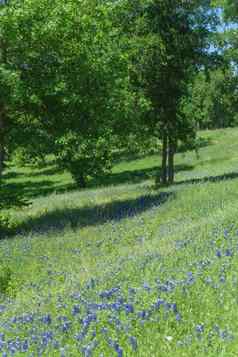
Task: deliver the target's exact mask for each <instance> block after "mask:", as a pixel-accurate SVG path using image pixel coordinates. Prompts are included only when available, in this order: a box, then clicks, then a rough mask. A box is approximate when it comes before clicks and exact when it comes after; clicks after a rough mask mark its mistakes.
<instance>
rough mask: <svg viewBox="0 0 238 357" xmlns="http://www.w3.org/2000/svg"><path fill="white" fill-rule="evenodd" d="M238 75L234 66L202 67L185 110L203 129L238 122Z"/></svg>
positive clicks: (191, 89)
mask: <svg viewBox="0 0 238 357" xmlns="http://www.w3.org/2000/svg"><path fill="white" fill-rule="evenodd" d="M237 109H238V100H237V76H236V75H235V73H234V71H233V69H232V68H231V67H229V66H228V67H227V68H218V69H214V70H210V71H209V72H208V75H207V74H205V73H204V71H201V72H199V73H198V75H197V76H196V78H195V80H194V81H193V83H192V84H191V86H190V89H189V95H188V96H187V97H186V98H185V100H184V111H185V115H187V116H188V117H190V118H191V117H194V119H195V121H196V123H197V125H198V127H199V128H200V129H208V128H209V129H217V128H226V127H232V126H235V125H237V122H238V117H237Z"/></svg>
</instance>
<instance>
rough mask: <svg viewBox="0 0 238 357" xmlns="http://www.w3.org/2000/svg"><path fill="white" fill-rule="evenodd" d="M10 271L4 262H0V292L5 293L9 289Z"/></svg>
mask: <svg viewBox="0 0 238 357" xmlns="http://www.w3.org/2000/svg"><path fill="white" fill-rule="evenodd" d="M11 280H12V271H11V269H10V268H9V267H8V266H7V265H5V264H4V263H2V262H1V263H0V294H6V293H7V292H8V291H9V290H10V289H11Z"/></svg>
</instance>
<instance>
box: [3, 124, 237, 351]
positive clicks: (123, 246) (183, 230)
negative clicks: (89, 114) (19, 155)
mask: <svg viewBox="0 0 238 357" xmlns="http://www.w3.org/2000/svg"><path fill="white" fill-rule="evenodd" d="M202 135H203V136H205V137H209V138H210V145H208V146H206V147H204V148H202V149H200V151H199V156H198V157H197V154H196V153H194V152H189V153H185V154H179V155H178V156H177V159H176V165H177V166H178V167H180V168H181V170H179V171H178V172H177V174H176V184H175V185H174V186H172V187H169V188H161V189H155V187H154V182H153V178H152V176H153V172H154V170H155V168H156V167H157V166H159V164H160V158H159V157H156V156H152V157H144V158H141V159H137V160H135V161H128V162H127V161H124V162H121V163H119V164H117V165H116V166H115V167H114V169H113V174H114V175H115V177H116V178H115V177H114V176H113V175H111V177H110V180H108V181H105V184H104V185H102V186H104V187H100V188H97V187H94V184H93V183H92V184H91V187H90V188H89V189H88V190H86V191H77V190H75V188H74V186H73V183H72V181H71V178H70V176H69V175H68V174H67V173H64V172H63V173H62V172H57V170H55V172H54V173H53V171H54V170H53V169H52V168H50V167H49V168H47V169H45V173H44V170H42V171H38V170H32V169H30V168H17V169H15V168H12V169H11V170H10V171H9V172H7V173H6V174H9V179H7V181H6V184H7V185H8V189H9V188H11V187H13V189H15V190H22V191H23V193H26V195H27V198H28V200H29V201H31V205H29V206H27V207H25V208H23V209H22V208H21V209H14V210H12V211H11V213H10V214H11V219H12V220H13V221H15V228H14V229H16V231H17V232H18V233H17V234H16V235H15V236H11V237H9V238H8V239H5V240H2V241H1V242H0V248H1V251H0V261H1V262H2V264H3V265H6V266H8V267H9V269H10V270H11V272H12V277H11V284H10V288H9V292H8V295H3V296H2V298H1V300H2V302H1V304H2V305H3V306H4V308H3V311H2V312H1V313H0V317H1V323H0V330H1V331H0V332H4V333H5V335H6V336H5V341H7V340H10V339H13V341H15V339H16V337H17V336H18V337H19V338H20V339H21V341H25V340H27V341H28V344H29V346H28V348H27V350H26V351H25V352H24V351H23V352H22V353H25V354H26V355H27V356H30V352H29V351H32V352H35V351H36V350H37V348H38V350H40V351H41V352H39V351H38V352H39V353H42V355H43V356H63V355H64V353H65V356H78V355H82V356H83V355H85V356H89V355H90V354H89V353H90V352H85V351H86V350H85V349H84V347H85V348H86V347H87V348H88V351H90V350H92V355H95V356H100V354H101V356H102V355H104V356H106V357H107V356H114V355H115V356H120V353H121V352H120V351H123V353H124V354H123V356H130V355H131V356H133V355H135V356H188V357H190V356H192V355H194V356H217V355H219V356H225V357H226V356H236V355H237V348H238V343H237V338H238V335H237V331H238V329H237V327H238V326H237V321H238V319H237V317H238V313H237V311H238V309H237V307H238V299H237V289H238V278H237V277H238V263H237V254H238V235H237V232H238V224H237V222H236V217H237V214H238V204H237V201H238V170H237V171H236V165H237V164H238V130H237V129H227V130H220V131H214V132H212V131H208V132H204V133H202ZM50 169H52V170H51V171H49V170H50ZM47 170H48V174H46V172H47ZM14 172H15V177H14V175H13V173H14ZM50 172H51V174H50ZM128 172H130V173H131V174H130V175H128ZM11 173H12V178H10V177H11V175H10V174H11ZM40 173H41V174H40ZM150 176H151V178H150ZM119 178H122V181H123V182H122V184H120V182H119ZM95 184H96V183H95ZM108 184H109V186H108ZM11 185H12V186H11ZM61 191H62V192H61ZM46 193H47V194H48V195H47V196H44V195H45V194H46ZM112 288H118V289H119V290H117V291H116V292H115V294H114V295H113V294H112V296H111V297H110V298H108V299H107V298H101V297H100V296H99V293H100V292H103V291H108V290H110V289H112ZM133 289H135V292H134V293H132V290H133ZM76 293H77V294H79V293H80V294H81V298H80V299H79V300H77V298H74V297H72V295H75V294H76ZM122 298H123V300H121V299H122ZM158 299H160V300H163V301H164V303H161V305H160V304H159V305H158ZM102 302H103V303H106V304H112V303H118V304H119V307H118V309H117V308H115V309H114V310H113V308H105V310H103V309H102V310H96V311H95V308H94V309H93V307H92V304H94V305H95V304H100V303H102ZM78 304H79V305H80V312H79V313H77V314H75V315H74V313H72V309H73V308H74V306H75V305H78ZM156 304H157V305H156ZM166 304H167V305H166ZM168 304H176V308H175V307H174V306H173V305H171V306H169V305H168ZM59 305H62V306H61V308H59ZM90 306H91V307H90ZM131 306H132V307H133V311H131V310H130V309H132V307H131ZM156 306H157V307H156ZM87 309H88V310H89V311H87ZM0 311H1V309H0ZM90 313H91V314H92V313H96V315H97V320H96V321H94V320H93V321H92V322H90V323H89V326H88V330H87V333H86V335H85V336H83V337H82V339H79V337H78V338H77V337H75V336H77V335H78V334H80V333H81V332H82V331H83V328H84V327H83V326H84V322H83V320H84V319H85V318H87V316H88V315H89V314H90ZM23 314H24V315H26V314H33V315H34V318H33V322H28V323H23V322H22V320H21V319H19V317H21V316H22V315H23ZM47 314H49V315H50V319H51V322H50V323H47V321H46V322H44V321H43V322H42V318H43V320H44V316H46V315H47ZM62 316H64V317H65V318H66V320H65V321H61V320H60V317H62ZM13 317H16V321H15V322H12V321H13V320H12V318H13ZM46 320H47V319H46ZM6 322H7V323H8V324H5V323H6ZM64 322H65V323H66V322H69V326H68V325H67V324H66V325H67V326H66V327H65V329H64V327H62V326H64ZM104 327H105V328H107V329H108V332H107V333H106V335H105V331H103V330H102V328H104ZM44 331H48V332H49V331H50V332H51V333H52V334H53V335H52V337H49V336H48V337H47V336H46V337H45V336H43V335H42V333H43V332H44ZM32 334H34V335H37V342H35V343H34V342H32ZM132 337H134V338H135V339H136V344H137V346H135V345H133V343H134V342H135V340H133V339H132V340H131V338H132ZM80 338H81V337H80ZM95 341H97V343H96V342H95ZM110 341H111V342H110ZM133 341H134V342H133ZM3 342H4V341H3ZM56 342H57V343H56ZM14 343H15V342H14ZM14 343H13V345H14ZM22 343H23V342H22ZM44 343H45V344H44ZM94 344H95V345H94ZM117 344H118V345H117ZM1 346H2V350H3V351H4V350H6V351H7V350H8V351H9V348H10V347H9V343H8V344H7V343H3V344H2V345H1V341H0V348H1ZM14 346H15V345H14ZM25 347H26V346H25ZM21 348H22V349H24V348H23V347H22V346H21ZM87 353H88V354H87ZM20 355H21V354H20V352H19V351H18V350H17V348H16V351H15V356H20Z"/></svg>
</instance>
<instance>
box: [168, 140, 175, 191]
mask: <svg viewBox="0 0 238 357" xmlns="http://www.w3.org/2000/svg"><path fill="white" fill-rule="evenodd" d="M174 155H175V142H174V140H173V138H171V137H170V138H169V150H168V183H169V184H170V185H171V184H173V183H174Z"/></svg>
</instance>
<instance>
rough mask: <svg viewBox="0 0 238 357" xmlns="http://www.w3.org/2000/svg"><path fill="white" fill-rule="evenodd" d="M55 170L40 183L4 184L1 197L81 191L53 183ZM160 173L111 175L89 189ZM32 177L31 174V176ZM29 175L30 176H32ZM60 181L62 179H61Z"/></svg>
mask: <svg viewBox="0 0 238 357" xmlns="http://www.w3.org/2000/svg"><path fill="white" fill-rule="evenodd" d="M192 169H193V166H189V165H177V166H176V168H175V171H176V172H179V171H184V170H187V171H188V170H192ZM55 170H56V169H55V168H48V169H46V170H42V171H41V172H42V175H48V176H49V179H41V180H40V181H31V180H30V179H26V180H21V181H19V182H18V181H15V182H7V181H6V182H4V181H3V183H2V185H1V186H0V197H1V200H3V199H2V197H3V196H5V197H23V198H24V200H26V201H27V200H28V201H30V200H31V199H34V198H37V197H40V196H47V195H49V194H51V193H66V192H70V191H73V190H77V189H80V188H79V187H77V186H76V185H75V184H74V183H73V182H72V183H67V184H65V183H64V182H63V181H62V182H61V181H53V180H52V181H51V179H50V175H54V174H55V173H56V172H55ZM159 173H160V167H159V166H154V167H150V168H146V169H140V170H131V171H129V170H128V171H123V172H119V173H111V174H108V175H105V176H104V177H101V178H97V179H92V180H91V181H90V182H89V184H88V188H97V187H105V186H117V185H122V184H137V183H140V182H143V181H146V180H149V179H151V178H155V176H156V175H157V174H159ZM30 175H31V174H30ZM30 175H29V176H30ZM58 180H60V177H59V179H58Z"/></svg>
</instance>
